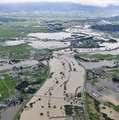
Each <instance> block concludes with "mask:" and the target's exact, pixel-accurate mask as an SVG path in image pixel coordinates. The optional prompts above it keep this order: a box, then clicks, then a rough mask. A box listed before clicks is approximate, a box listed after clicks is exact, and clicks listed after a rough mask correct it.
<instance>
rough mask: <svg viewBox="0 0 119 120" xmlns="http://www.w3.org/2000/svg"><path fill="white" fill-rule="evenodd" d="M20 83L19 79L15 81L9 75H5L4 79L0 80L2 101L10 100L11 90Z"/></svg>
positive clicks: (0, 98)
mask: <svg viewBox="0 0 119 120" xmlns="http://www.w3.org/2000/svg"><path fill="white" fill-rule="evenodd" d="M18 82H19V80H18V79H14V78H13V77H12V76H10V75H8V74H5V75H4V79H0V95H1V97H0V101H1V100H3V99H4V98H8V97H9V96H10V95H11V90H12V89H13V88H14V87H15V85H16V84H17V83H18Z"/></svg>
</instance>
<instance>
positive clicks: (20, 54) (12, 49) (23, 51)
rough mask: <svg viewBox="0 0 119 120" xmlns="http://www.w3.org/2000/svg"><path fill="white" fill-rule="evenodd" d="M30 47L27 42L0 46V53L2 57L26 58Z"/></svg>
mask: <svg viewBox="0 0 119 120" xmlns="http://www.w3.org/2000/svg"><path fill="white" fill-rule="evenodd" d="M30 48H31V47H30V46H29V45H28V44H27V43H24V44H21V45H15V46H0V54H1V56H2V57H5V58H10V59H28V58H29V56H30V55H29V54H30Z"/></svg>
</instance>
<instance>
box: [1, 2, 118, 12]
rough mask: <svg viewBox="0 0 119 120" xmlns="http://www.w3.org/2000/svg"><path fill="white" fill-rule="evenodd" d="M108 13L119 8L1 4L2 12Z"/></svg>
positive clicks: (51, 3) (76, 4) (60, 4)
mask: <svg viewBox="0 0 119 120" xmlns="http://www.w3.org/2000/svg"><path fill="white" fill-rule="evenodd" d="M38 10H39V11H89V12H94V11H107V10H119V6H113V5H109V6H107V7H98V6H89V5H81V4H78V3H72V2H28V3H26V2H25V3H0V11H38Z"/></svg>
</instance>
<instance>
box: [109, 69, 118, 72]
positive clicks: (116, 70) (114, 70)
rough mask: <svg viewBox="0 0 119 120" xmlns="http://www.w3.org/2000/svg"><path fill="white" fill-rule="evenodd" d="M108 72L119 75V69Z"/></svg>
mask: <svg viewBox="0 0 119 120" xmlns="http://www.w3.org/2000/svg"><path fill="white" fill-rule="evenodd" d="M108 72H113V73H119V69H113V70H109V71H108Z"/></svg>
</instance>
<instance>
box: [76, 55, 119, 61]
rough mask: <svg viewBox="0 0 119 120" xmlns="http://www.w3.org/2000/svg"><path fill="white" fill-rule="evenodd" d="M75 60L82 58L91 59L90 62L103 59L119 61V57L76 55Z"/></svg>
mask: <svg viewBox="0 0 119 120" xmlns="http://www.w3.org/2000/svg"><path fill="white" fill-rule="evenodd" d="M75 56H76V57H77V58H78V56H79V57H82V58H86V59H91V60H104V59H110V60H112V59H114V60H119V55H111V54H79V53H78V54H76V55H75Z"/></svg>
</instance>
